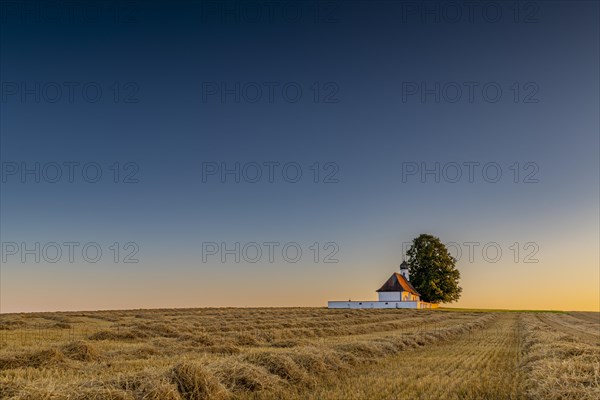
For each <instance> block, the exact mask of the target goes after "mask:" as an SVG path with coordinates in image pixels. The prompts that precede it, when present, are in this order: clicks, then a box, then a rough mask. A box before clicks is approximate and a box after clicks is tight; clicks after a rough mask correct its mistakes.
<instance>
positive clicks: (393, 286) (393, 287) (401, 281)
mask: <svg viewBox="0 0 600 400" xmlns="http://www.w3.org/2000/svg"><path fill="white" fill-rule="evenodd" d="M377 291H378V292H409V293H412V294H414V295H417V296H421V295H420V294H419V292H417V290H416V289H415V288H414V287H413V285H411V284H410V282H409V281H407V280H406V279H405V278H404V276H402V274H401V273H399V272H394V274H393V275H392V276H391V277H390V279H388V280H387V281H386V282H385V283H384V284H383V286H382V287H380V288H379V290H377Z"/></svg>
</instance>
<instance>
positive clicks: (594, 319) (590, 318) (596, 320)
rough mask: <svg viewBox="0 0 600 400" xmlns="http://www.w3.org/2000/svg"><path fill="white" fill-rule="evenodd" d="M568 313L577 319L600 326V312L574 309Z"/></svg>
mask: <svg viewBox="0 0 600 400" xmlns="http://www.w3.org/2000/svg"><path fill="white" fill-rule="evenodd" d="M568 314H569V315H570V316H572V317H575V318H577V319H580V320H583V321H587V322H591V323H593V324H596V325H598V327H599V328H600V313H592V312H582V311H572V312H570V313H568Z"/></svg>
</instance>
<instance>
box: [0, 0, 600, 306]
mask: <svg viewBox="0 0 600 400" xmlns="http://www.w3.org/2000/svg"><path fill="white" fill-rule="evenodd" d="M0 5H1V12H0V18H1V19H0V21H1V22H0V81H1V86H0V165H1V167H2V169H1V171H0V172H1V174H0V178H1V179H0V242H1V264H0V312H2V313H10V312H29V311H57V310H96V309H130V308H171V307H287V306H310V307H323V306H326V304H327V301H328V300H346V299H353V300H374V299H376V293H375V290H376V289H378V288H379V287H380V286H381V284H383V282H385V280H386V279H387V278H388V277H389V276H390V275H391V274H392V273H393V272H395V271H398V268H399V264H400V263H401V262H402V259H403V254H404V252H405V251H406V249H407V244H408V243H409V242H410V241H411V240H412V239H413V238H415V237H417V236H418V235H419V234H422V233H428V234H432V235H434V236H437V237H439V238H440V240H441V241H442V242H443V243H445V244H446V245H447V247H448V248H449V250H450V252H451V253H452V254H453V255H454V256H455V257H456V258H457V268H458V269H459V270H460V273H461V281H460V284H461V286H462V288H463V293H462V297H461V299H460V300H459V301H458V302H456V303H453V304H451V305H449V306H453V307H474V308H507V309H558V310H596V311H598V310H599V309H600V272H599V265H600V259H599V241H600V237H599V236H600V233H599V229H600V215H599V204H600V187H599V185H600V184H599V182H600V177H599V170H600V164H599V153H600V144H599V132H600V126H599V110H600V104H599V93H600V87H599V72H598V71H599V70H600V65H599V64H600V63H599V52H600V50H599V49H600V43H599V37H600V32H599V21H600V19H599V18H598V17H599V14H600V7H599V3H598V2H595V1H533V2H512V1H510V2H509V1H489V2H488V1H485V2H482V3H478V4H477V5H473V4H472V3H471V2H460V1H459V2H440V1H425V2H416V1H354V0H351V1H316V2H313V1H298V2H278V1H274V2H273V1H270V2H269V1H266V2H260V1H225V2H216V1H203V2H191V1H175V2H141V1H131V2H124V3H122V4H119V5H117V4H115V2H112V1H91V2H85V3H79V4H75V5H74V4H73V3H72V2H64V1H55V0H52V1H49V2H39V1H28V0H25V1H24V2H21V3H18V2H9V1H2V2H1V3H0Z"/></svg>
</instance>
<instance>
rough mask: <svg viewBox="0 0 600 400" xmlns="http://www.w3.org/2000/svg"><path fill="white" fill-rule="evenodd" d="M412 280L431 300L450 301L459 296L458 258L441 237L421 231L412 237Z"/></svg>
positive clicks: (408, 255) (424, 296) (408, 256)
mask: <svg viewBox="0 0 600 400" xmlns="http://www.w3.org/2000/svg"><path fill="white" fill-rule="evenodd" d="M406 256H407V258H408V259H407V263H408V266H409V272H410V283H411V284H412V285H413V286H414V287H415V289H417V291H418V292H419V293H420V294H421V299H422V300H423V301H427V302H430V303H451V302H454V301H457V300H458V299H459V298H460V294H461V292H462V288H461V287H460V286H459V285H458V281H459V279H460V272H459V271H458V270H457V269H456V259H455V258H454V257H452V256H451V255H450V253H449V252H448V249H446V246H444V244H443V243H442V242H441V241H440V239H439V238H437V237H435V236H432V235H427V234H422V235H419V237H417V238H415V239H413V241H412V245H411V247H410V248H409V249H408V251H407V253H406Z"/></svg>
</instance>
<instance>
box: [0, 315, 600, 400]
mask: <svg viewBox="0 0 600 400" xmlns="http://www.w3.org/2000/svg"><path fill="white" fill-rule="evenodd" d="M535 315H536V314H528V313H502V312H484V311H468V310H460V311H452V312H448V311H444V310H327V309H314V308H312V309H311V308H297V309H290V308H288V309H177V310H173V309H169V310H132V311H101V312H74V313H48V314H44V313H36V314H11V315H2V316H0V326H1V327H2V330H0V344H1V346H2V347H1V350H0V398H2V399H4V398H6V399H15V400H16V399H21V400H22V399H38V398H39V399H261V398H264V399H281V398H298V399H299V398H324V399H340V398H345V399H346V398H347V399H352V398H355V399H364V398H381V399H388V398H389V399H394V398H398V399H403V398H411V399H412V398H423V399H429V398H461V399H475V398H550V397H548V396H547V392H546V389H544V388H546V387H547V386H548V385H550V383H548V382H547V381H542V380H541V379H540V378H541V377H544V376H545V375H544V374H543V373H542V372H539V371H540V368H541V366H540V365H539V363H536V362H538V361H539V360H538V359H537V358H536V357H538V356H537V354H538V353H537V352H539V351H540V349H541V348H542V347H541V345H537V343H546V342H544V341H548V344H545V345H548V346H552V345H553V343H559V344H560V346H563V347H564V343H563V342H564V341H565V340H567V339H565V338H574V337H576V336H575V334H577V335H588V336H589V338H590V340H591V339H592V336H590V335H592V330H593V322H592V321H589V319H586V320H585V321H582V320H581V319H578V318H577V316H573V315H567V314H548V315H546V314H543V315H540V317H536V316H535ZM546 321H548V323H551V324H553V325H545V326H550V328H549V329H554V327H555V325H554V324H559V325H557V326H560V327H563V325H564V326H570V325H572V324H573V321H581V324H583V325H582V326H583V327H582V326H578V327H577V328H572V329H577V331H573V332H568V331H567V330H568V329H569V328H564V330H561V331H560V332H558V331H557V333H556V335H557V336H556V337H554V336H544V337H541V338H538V337H537V336H536V335H538V332H537V329H539V328H535V327H536V326H537V327H539V326H544V325H542V324H545V323H546ZM57 323H59V324H63V325H61V327H59V326H56V324H57ZM67 325H68V326H69V327H68V328H67V327H66V326H67ZM549 329H548V330H549ZM588 331H589V332H588ZM544 334H545V335H549V333H548V332H544ZM536 340H537V342H535V341H536ZM573 340H574V341H575V339H573ZM553 341H554V342H553ZM534 342H535V343H536V345H533V344H532V343H534ZM567 343H569V342H568V341H567ZM585 346H587V347H581V348H578V350H577V351H575V353H573V354H572V355H569V354H571V353H569V352H568V351H567V352H566V353H564V354H563V353H560V354H562V355H561V357H563V356H564V357H566V358H561V363H563V364H564V363H568V362H570V361H571V358H569V357H572V358H573V360H574V361H576V362H578V363H579V362H580V361H581V357H587V358H585V359H586V360H588V361H589V362H591V364H589V365H591V366H592V367H590V368H591V369H590V368H588V369H586V370H585V371H580V372H581V374H582V375H581V376H582V377H583V378H582V379H584V381H585V382H584V383H581V384H578V385H579V386H577V390H575V391H574V392H573V393H571V392H565V393H566V394H564V393H563V397H560V398H586V397H585V396H587V395H588V393H589V394H596V393H597V391H598V373H599V372H598V371H599V368H598V360H597V351H596V353H595V352H594V346H592V345H591V344H586V345H585ZM544 348H545V347H544ZM561 348H562V347H561ZM596 350H597V346H596ZM580 352H583V353H582V354H580ZM553 354H554V353H553ZM556 354H558V353H556ZM557 357H558V356H557ZM578 357H579V358H578ZM595 357H596V358H595ZM578 365H579V364H578ZM594 368H596V369H594ZM577 371H578V370H577ZM594 371H595V375H594ZM538 373H539V374H540V375H539V377H538V375H537V374H538ZM572 374H575V375H576V374H577V372H573V373H572ZM546 375H547V376H551V374H550V375H548V374H546ZM536 377H538V378H536ZM590 379H592V380H591V381H590ZM593 379H596V380H595V381H594V380H593ZM590 382H591V383H590ZM550 386H551V385H550ZM566 386H567V387H570V386H569V384H566ZM575 393H577V395H578V396H579V397H573V396H574V394H575ZM582 393H583V395H582ZM492 394H495V395H496V396H495V397H489V396H491V395H492ZM540 396H541V397H540ZM569 396H571V397H569ZM582 396H583V397H582ZM556 398H558V397H556ZM589 398H591V397H589Z"/></svg>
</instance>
